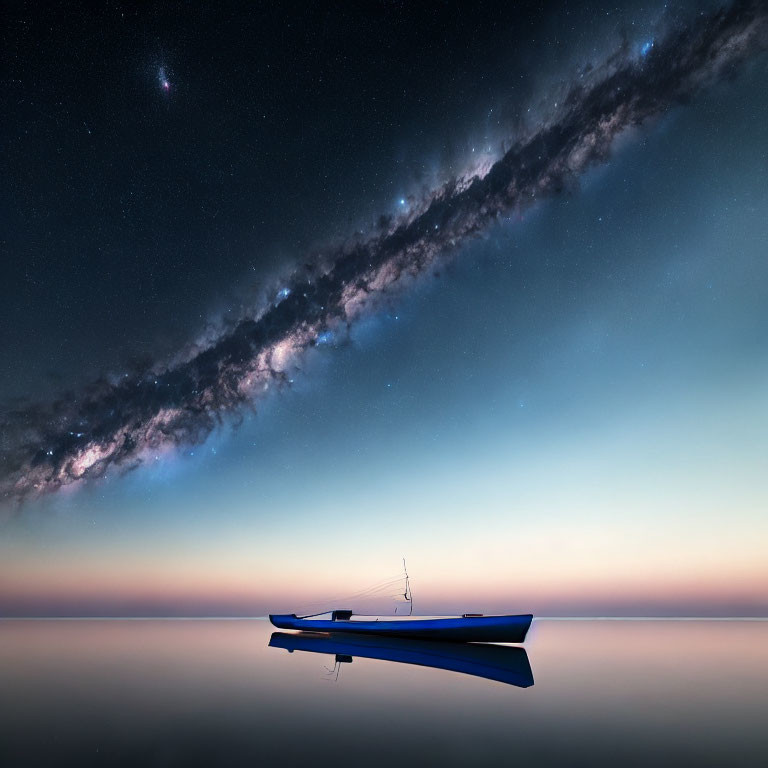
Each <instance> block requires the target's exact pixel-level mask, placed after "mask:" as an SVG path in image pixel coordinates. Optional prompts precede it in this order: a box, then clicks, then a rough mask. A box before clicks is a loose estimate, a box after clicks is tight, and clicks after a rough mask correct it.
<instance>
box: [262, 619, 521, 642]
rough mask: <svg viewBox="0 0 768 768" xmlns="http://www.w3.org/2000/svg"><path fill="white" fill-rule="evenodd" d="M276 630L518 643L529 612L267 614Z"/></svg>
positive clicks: (450, 640)
mask: <svg viewBox="0 0 768 768" xmlns="http://www.w3.org/2000/svg"><path fill="white" fill-rule="evenodd" d="M269 620H270V621H271V622H272V624H274V626H276V627H277V628H278V629H296V630H300V631H304V632H333V633H342V632H350V633H353V634H356V635H384V636H388V637H406V638H413V639H420V640H443V641H446V642H453V643H522V642H523V641H524V640H525V635H526V633H527V632H528V628H529V627H530V626H531V621H532V620H533V615H532V614H530V613H525V614H520V615H517V616H469V617H460V616H456V617H447V618H436V619H409V620H395V621H387V620H378V621H358V620H353V621H331V620H330V619H314V618H300V617H298V616H296V614H294V613H289V614H274V615H270V617H269Z"/></svg>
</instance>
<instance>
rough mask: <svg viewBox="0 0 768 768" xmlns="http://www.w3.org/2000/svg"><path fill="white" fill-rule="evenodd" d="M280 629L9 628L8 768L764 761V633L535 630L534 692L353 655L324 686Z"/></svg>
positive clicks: (367, 653) (519, 655) (3, 749)
mask: <svg viewBox="0 0 768 768" xmlns="http://www.w3.org/2000/svg"><path fill="white" fill-rule="evenodd" d="M271 636H272V628H271V627H270V625H269V623H268V622H267V621H264V620H253V621H235V620H215V621H13V620H6V621H3V620H0V712H2V717H0V766H2V768H26V766H35V768H38V766H43V767H44V766H51V767H52V768H62V767H63V768H69V766H72V768H88V766H91V765H97V766H109V768H120V767H121V766H126V768H128V767H130V768H134V766H148V767H150V768H151V767H152V766H158V767H159V766H177V765H178V766H185V767H186V766H190V765H191V766H196V765H201V766H206V767H207V766H227V768H238V767H239V766H244V767H245V766H247V767H248V768H253V766H256V765H265V766H271V765H280V766H301V767H302V768H303V767H304V766H306V765H308V764H311V765H312V766H313V767H314V766H324V765H337V764H338V763H339V759H340V758H339V744H340V743H343V748H344V750H345V752H344V754H343V755H342V758H348V757H349V756H352V755H353V756H354V759H356V760H359V761H361V762H363V763H364V764H365V766H366V768H378V766H381V768H392V766H393V765H397V766H398V768H407V767H409V766H414V767H415V766H424V765H440V766H441V768H448V767H452V766H466V765H507V764H508V763H510V760H511V757H510V756H514V761H515V762H519V763H526V764H529V763H530V764H531V765H533V766H535V768H550V766H551V767H552V768H561V766H564V765H566V766H589V767H590V768H603V767H605V768H616V766H621V768H626V767H627V766H643V767H645V766H649V765H653V766H665V767H666V766H687V765H695V766H696V768H710V767H711V768H721V767H722V766H728V768H733V767H734V766H745V767H749V768H754V767H755V766H762V765H765V756H766V755H767V754H768V729H767V728H766V727H765V719H766V718H765V713H766V712H767V711H768V621H766V622H706V621H705V622H674V621H536V622H534V624H533V627H532V628H531V632H530V633H529V636H528V641H527V642H528V653H529V654H530V655H531V660H532V663H533V664H534V666H535V668H536V684H535V685H534V686H532V687H531V688H529V689H528V690H526V691H517V690H512V689H510V687H509V685H508V684H501V683H498V682H492V681H491V680H490V679H488V678H485V677H482V676H478V675H474V674H448V673H446V672H445V669H446V668H448V662H447V661H446V659H445V658H443V659H440V658H439V657H435V656H432V657H431V659H430V658H429V656H427V659H428V660H431V661H434V662H436V663H434V664H430V665H424V664H422V665H421V666H418V665H416V664H414V663H412V662H411V660H410V659H408V660H404V661H403V662H402V663H385V662H382V661H380V660H379V659H381V658H383V657H384V654H383V653H382V649H381V648H376V649H374V648H372V647H370V646H369V647H368V648H367V649H366V648H362V647H361V645H360V644H359V643H358V644H357V646H356V647H355V648H354V649H353V650H352V652H351V653H347V654H344V653H341V656H342V657H343V656H345V655H346V656H347V657H352V658H354V661H353V663H352V665H351V666H350V665H349V664H347V663H345V662H344V661H340V662H339V665H340V666H341V667H342V668H343V671H342V673H341V678H340V681H341V684H339V685H329V684H328V682H327V681H326V680H325V679H324V675H323V672H324V670H323V666H324V664H325V665H327V666H329V667H330V666H333V663H334V661H335V658H336V654H337V653H339V651H343V650H344V649H343V648H338V647H331V646H330V645H329V644H328V643H330V642H333V639H332V638H330V637H328V636H325V640H326V644H325V645H323V649H324V650H323V652H325V651H327V652H328V653H329V654H331V655H328V656H323V655H318V653H314V652H310V653H292V654H291V653H287V652H286V651H285V650H282V651H281V650H276V649H275V647H269V646H270V638H271ZM315 639H316V640H317V636H315ZM349 639H350V638H348V637H347V638H345V642H346V641H349ZM322 640H323V638H321V639H320V641H321V642H322ZM290 641H292V642H293V643H300V642H302V640H301V639H300V636H291V640H290ZM276 642H280V641H279V640H277V641H276ZM374 642H375V641H374ZM387 644H388V647H389V648H390V649H391V650H392V651H393V652H394V651H395V650H396V646H400V645H401V644H400V643H397V644H396V643H394V642H392V641H388V643H387ZM427 645H428V646H429V645H431V643H427ZM450 647H451V646H449V645H441V647H440V649H439V650H440V652H441V653H443V654H445V653H447V652H448V649H449V648H450ZM473 647H474V646H473ZM297 649H298V648H297ZM476 652H478V651H473V650H471V648H469V649H468V648H466V647H465V648H463V650H462V651H460V653H462V654H467V653H470V654H471V653H476ZM479 652H480V653H482V654H484V655H485V654H489V655H491V656H494V657H499V658H503V659H504V660H505V664H506V663H507V661H510V665H509V667H507V669H509V668H510V667H511V668H514V661H515V660H523V659H525V654H524V652H523V651H522V649H520V648H509V647H506V646H502V647H499V646H490V647H483V648H481V649H480V651H479ZM392 660H394V659H392ZM424 660H425V659H424V657H421V658H419V663H421V662H423V661H424ZM461 660H464V661H465V662H466V661H473V660H468V659H467V658H466V657H465V656H462V657H460V659H459V661H461ZM398 661H399V659H398ZM455 661H456V658H455V656H454V658H453V659H452V660H451V661H450V663H451V664H453V663H454V662H455ZM491 661H494V659H491ZM526 663H527V660H526ZM489 666H493V664H491V665H489ZM499 666H503V665H499V664H496V670H495V671H494V672H493V674H495V672H496V671H498V667H499ZM430 667H431V668H430ZM450 668H454V667H450ZM457 671H461V672H464V670H457ZM524 671H525V670H524ZM289 753H290V754H289ZM350 759H352V758H350ZM349 761H350V760H349V759H348V760H347V762H349Z"/></svg>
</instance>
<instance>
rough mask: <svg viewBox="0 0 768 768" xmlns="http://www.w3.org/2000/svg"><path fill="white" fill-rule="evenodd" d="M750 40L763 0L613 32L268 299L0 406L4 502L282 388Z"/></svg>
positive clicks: (196, 434) (700, 83)
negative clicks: (448, 174)
mask: <svg viewBox="0 0 768 768" xmlns="http://www.w3.org/2000/svg"><path fill="white" fill-rule="evenodd" d="M766 47H768V9H766V7H765V6H764V4H762V3H760V2H757V1H755V0H751V1H743V2H735V3H733V4H731V5H729V6H728V7H727V8H724V9H721V10H718V11H715V12H713V13H710V14H704V15H699V16H697V17H696V19H695V20H694V21H693V22H691V23H690V24H688V25H684V26H683V25H677V26H674V25H673V26H672V28H670V29H669V30H667V31H666V32H665V33H664V34H662V35H660V36H659V37H658V38H657V39H654V40H653V41H652V42H647V43H645V44H644V45H643V46H642V48H640V49H638V50H637V51H633V50H631V49H630V46H629V45H627V44H625V45H623V46H622V47H621V48H620V49H619V50H618V51H616V52H615V53H614V55H613V56H611V57H610V58H609V59H607V60H606V62H605V63H604V64H603V65H602V66H601V67H599V68H592V69H591V70H589V71H586V72H580V73H577V76H576V77H575V78H574V79H575V82H574V83H573V84H572V85H571V86H570V90H568V92H567V95H566V96H565V98H563V99H561V100H559V102H558V109H557V113H556V114H555V115H554V116H552V117H550V118H549V119H548V120H547V121H545V122H542V124H540V125H539V126H537V127H536V128H535V129H534V130H529V131H527V132H526V134H525V135H524V136H510V137H508V139H507V141H506V143H505V147H506V151H505V152H504V154H503V155H502V156H501V157H499V158H498V160H497V161H496V162H495V163H493V164H489V165H488V166H486V167H483V168H481V169H476V170H475V172H474V173H473V174H469V175H465V176H463V177H461V178H456V179H453V180H451V181H449V182H447V183H445V184H443V185H442V186H440V187H439V188H437V189H434V190H433V191H432V192H430V193H429V194H426V195H424V197H423V199H421V200H420V201H414V202H413V203H412V204H411V203H410V201H409V206H408V211H407V213H406V214H405V215H404V216H401V217H394V218H391V217H382V218H381V220H380V221H379V223H378V225H377V227H376V228H375V229H373V230H372V231H371V232H370V233H369V235H368V236H366V237H361V238H359V239H357V240H355V241H354V242H352V243H346V244H344V245H342V246H338V247H336V248H331V249H328V250H327V251H326V252H325V253H323V254H322V256H321V257H313V259H312V260H311V263H309V264H307V265H306V266H305V267H303V268H302V269H301V270H298V271H296V272H295V273H294V274H293V276H292V277H291V278H290V279H289V280H287V281H286V282H285V283H284V287H283V288H282V290H280V291H279V292H278V293H277V296H276V297H275V299H274V300H273V301H271V302H269V303H268V304H267V305H266V306H262V307H259V308H257V309H254V310H253V311H252V312H251V313H250V314H249V315H248V316H245V317H243V318H242V319H241V320H240V321H239V322H237V324H235V325H234V326H231V327H229V328H227V329H225V330H223V331H221V332H220V333H218V334H217V335H216V336H215V337H213V338H210V339H207V340H206V341H204V342H200V343H198V344H197V345H195V346H194V347H193V348H191V350H192V351H187V352H185V353H182V354H180V355H179V356H178V357H177V358H176V359H174V360H173V361H172V362H167V361H165V362H157V363H156V364H155V365H153V366H151V367H150V368H148V369H147V370H145V371H143V372H142V373H134V374H122V375H120V376H104V377H102V378H101V379H99V380H98V381H95V382H94V383H93V384H92V385H91V386H90V387H87V388H85V389H84V390H83V391H81V392H79V393H77V394H76V395H73V396H71V397H66V398H60V399H58V400H56V401H55V402H49V403H36V404H31V405H25V406H23V407H20V408H16V409H13V410H10V409H8V410H6V411H5V412H4V414H3V416H2V422H1V423H0V497H2V498H4V499H6V500H11V501H16V502H19V501H22V500H23V499H25V498H28V497H30V496H36V495H39V494H43V493H48V492H52V491H57V490H59V489H62V488H65V487H67V486H72V485H73V484H76V483H79V482H82V481H85V480H88V479H92V478H98V477H103V476H104V475H105V473H107V472H108V471H109V470H110V469H113V468H114V469H119V470H125V469H130V468H133V467H136V466H138V465H140V464H141V463H142V462H144V461H145V460H146V459H147V458H148V457H149V456H152V457H154V456H156V455H158V454H159V453H160V452H162V451H166V450H168V449H173V448H174V447H177V446H182V445H191V444H196V443H199V442H201V441H203V440H204V439H205V438H206V437H207V436H208V435H209V434H210V432H211V430H212V429H214V428H215V427H216V426H217V425H218V424H220V423H222V422H223V421H225V420H227V419H232V417H236V416H237V414H240V413H242V412H243V411H244V409H247V408H250V407H253V406H254V405H255V404H256V403H257V402H258V400H259V398H260V397H263V396H264V395H265V393H267V392H268V391H270V390H272V389H274V388H279V387H281V386H287V385H289V383H290V378H291V375H292V371H293V370H294V369H295V368H296V366H297V365H298V364H299V362H300V360H301V357H302V355H303V354H304V353H305V352H306V351H307V350H308V349H310V348H311V347H313V346H315V345H318V344H322V343H325V342H327V341H328V339H330V338H332V337H333V335H334V334H337V333H339V332H342V333H343V332H344V331H345V329H346V328H348V327H349V324H350V323H352V322H354V320H355V319H356V318H357V317H359V316H360V314H361V313H363V312H366V311H370V310H371V309H372V308H375V307H376V305H377V302H379V301H380V300H381V299H382V297H385V296H389V295H391V293H392V292H393V291H396V290H398V289H400V287H401V286H403V285H405V284H406V283H407V280H406V279H405V278H407V277H417V276H419V275H422V274H425V273H427V272H428V271H429V269H430V268H432V267H434V266H435V265H436V264H438V263H439V262H440V261H441V260H443V259H447V258H450V257H451V256H452V254H454V253H455V252H456V250H457V248H458V247H459V246H460V245H461V244H462V243H464V242H466V241H467V240H468V239H469V238H472V237H473V236H476V235H478V234H480V233H482V232H483V231H484V230H486V229H487V228H488V227H489V226H490V225H491V224H492V223H493V222H494V221H495V220H497V219H498V218H499V217H501V216H510V215H515V214H516V213H519V212H521V211H524V210H525V209H527V208H528V207H530V206H531V205H533V204H535V203H536V201H537V200H540V199H542V198H547V197H551V196H553V195H556V194H558V193H560V192H562V191H564V190H567V189H572V188H573V187H574V186H575V184H576V181H577V180H578V177H579V176H580V175H581V174H582V173H583V172H584V171H585V170H586V169H588V168H589V167H591V166H594V165H596V164H598V163H602V162H605V161H606V160H607V159H608V157H609V154H610V151H611V148H612V146H613V145H614V142H615V140H616V138H617V137H618V136H619V135H620V134H622V133H623V132H625V131H626V130H627V129H628V128H630V127H632V126H639V125H642V124H644V123H646V122H647V121H649V120H650V119H652V118H653V117H655V116H659V115H662V114H664V113H665V112H666V111H668V110H669V109H670V108H671V107H673V106H675V105H677V104H681V103H685V102H686V101H687V100H688V99H690V98H692V97H693V96H695V95H696V93H697V92H699V91H700V90H701V89H703V88H705V87H707V86H708V85H710V84H712V83H714V82H717V81H719V80H722V79H724V78H729V77H733V76H734V75H735V74H737V73H738V71H739V69H740V67H741V66H742V65H743V64H744V63H745V62H746V61H747V60H748V59H750V57H752V56H754V55H755V54H757V53H758V52H760V51H762V50H765V48H766Z"/></svg>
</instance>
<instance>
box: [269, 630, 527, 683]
mask: <svg viewBox="0 0 768 768" xmlns="http://www.w3.org/2000/svg"><path fill="white" fill-rule="evenodd" d="M269 645H270V646H271V647H272V648H285V649H286V650H287V651H289V652H291V653H292V652H293V651H307V652H310V653H326V654H330V655H332V656H335V662H336V664H335V666H334V669H335V670H336V671H337V668H338V667H339V665H340V664H343V663H350V662H351V661H352V659H353V657H355V656H359V657H361V658H365V659H381V660H382V661H396V662H400V663H401V664H416V665H418V666H420V667H433V668H435V669H445V670H448V671H450V672H461V673H463V674H465V675H472V676H474V677H484V678H486V679H487V680H496V681H498V682H500V683H506V684H507V685H514V686H516V687H518V688H529V687H530V686H532V685H533V673H532V672H531V665H530V663H529V662H528V654H527V653H526V652H525V649H524V648H518V647H510V646H506V645H490V644H479V643H447V642H435V641H430V640H408V639H404V638H396V637H377V636H375V635H352V634H344V635H334V634H316V633H314V632H299V633H288V632H274V633H273V634H272V637H271V638H270V641H269ZM337 676H338V673H337Z"/></svg>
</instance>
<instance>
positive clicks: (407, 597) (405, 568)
mask: <svg viewBox="0 0 768 768" xmlns="http://www.w3.org/2000/svg"><path fill="white" fill-rule="evenodd" d="M403 571H404V572H405V592H403V598H404V599H405V600H406V601H407V602H408V603H409V604H410V610H409V611H408V615H409V616H413V592H411V580H410V577H409V576H408V566H407V565H406V564H405V558H403Z"/></svg>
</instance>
